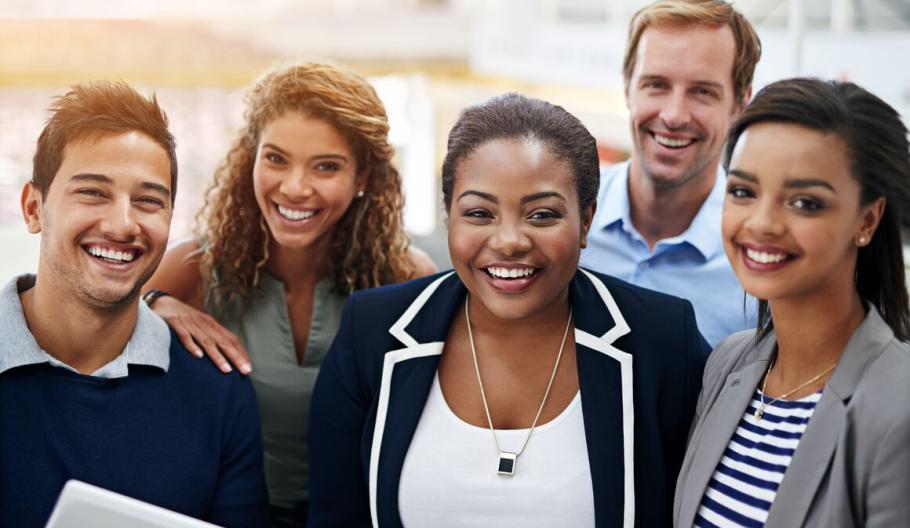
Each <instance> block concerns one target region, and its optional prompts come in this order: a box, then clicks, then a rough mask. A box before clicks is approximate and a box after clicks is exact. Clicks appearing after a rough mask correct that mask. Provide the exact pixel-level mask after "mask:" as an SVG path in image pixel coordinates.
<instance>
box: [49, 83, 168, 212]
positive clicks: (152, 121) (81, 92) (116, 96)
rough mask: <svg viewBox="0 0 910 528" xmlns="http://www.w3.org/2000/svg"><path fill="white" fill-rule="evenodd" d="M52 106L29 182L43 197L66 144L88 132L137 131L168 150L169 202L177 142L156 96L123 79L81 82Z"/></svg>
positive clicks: (55, 100) (90, 133)
mask: <svg viewBox="0 0 910 528" xmlns="http://www.w3.org/2000/svg"><path fill="white" fill-rule="evenodd" d="M50 110H51V112H52V114H51V117H50V119H48V121H47V124H46V125H45V126H44V130H42V131H41V135H40V136H39V137H38V149H37V151H35V158H34V160H33V169H32V180H31V183H32V185H34V186H35V188H37V189H38V191H39V192H40V193H41V196H47V192H48V190H49V189H50V187H51V183H52V182H53V181H54V175H56V174H57V171H58V170H59V169H60V165H61V164H62V163H63V151H64V149H65V148H66V145H67V144H69V143H71V142H73V141H75V140H77V139H80V138H83V137H86V136H91V135H104V134H121V133H125V132H132V131H137V132H141V133H143V134H145V135H147V136H148V137H150V138H151V139H152V140H153V141H154V142H155V143H157V144H159V145H160V146H161V148H163V149H164V150H165V152H167V156H168V159H170V162H171V204H172V205H173V203H174V199H175V197H176V196H177V156H176V152H175V150H176V143H175V142H174V136H173V135H171V133H170V131H168V128H167V125H168V121H167V116H166V115H165V113H164V111H163V110H161V107H159V106H158V100H157V99H156V98H155V96H154V95H152V97H151V98H146V97H144V96H143V95H141V94H140V93H139V92H137V91H136V90H134V89H132V88H131V87H130V86H129V85H127V84H126V83H124V82H116V83H111V82H91V83H80V84H76V85H73V86H72V87H71V88H70V91H69V92H68V93H67V94H66V95H62V96H59V97H56V98H55V99H54V102H53V104H52V105H51V108H50Z"/></svg>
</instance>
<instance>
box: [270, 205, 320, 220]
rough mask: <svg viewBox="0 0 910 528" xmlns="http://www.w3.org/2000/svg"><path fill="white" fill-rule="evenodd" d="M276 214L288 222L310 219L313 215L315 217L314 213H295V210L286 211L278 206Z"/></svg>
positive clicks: (286, 209)
mask: <svg viewBox="0 0 910 528" xmlns="http://www.w3.org/2000/svg"><path fill="white" fill-rule="evenodd" d="M276 205H277V204H276ZM278 213H279V214H281V216H283V217H285V218H287V219H288V220H303V219H306V218H310V217H312V216H313V215H315V214H316V211H297V210H295V209H288V208H287V207H284V206H281V205H279V206H278Z"/></svg>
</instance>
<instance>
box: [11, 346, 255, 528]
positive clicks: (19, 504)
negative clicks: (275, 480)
mask: <svg viewBox="0 0 910 528" xmlns="http://www.w3.org/2000/svg"><path fill="white" fill-rule="evenodd" d="M170 358H171V359H170V367H169V369H168V371H167V372H164V371H162V370H161V369H158V368H155V367H150V366H142V365H130V367H129V376H127V377H122V378H114V379H105V378H98V377H92V376H83V375H80V374H77V373H74V372H71V371H68V370H66V369H63V368H59V367H54V366H51V365H49V364H46V363H45V364H37V365H28V366H22V367H17V368H13V369H10V370H7V371H6V372H4V373H2V374H0V526H3V527H7V526H9V527H16V528H28V527H32V526H35V527H38V526H44V524H45V523H46V522H47V520H48V518H49V516H50V513H51V510H52V509H53V507H54V504H55V502H56V500H57V497H58V495H59V494H60V491H61V489H62V488H63V484H64V483H65V482H66V481H67V480H68V479H78V480H82V481H84V482H88V483H90V484H94V485H96V486H100V487H102V488H106V489H109V490H111V491H115V492H118V493H122V494H124V495H128V496H130V497H135V498H137V499H139V500H143V501H146V502H149V503H152V504H156V505H158V506H162V507H164V508H168V509H170V510H174V511H177V512H180V513H184V514H186V515H191V516H193V517H197V518H201V519H205V520H207V521H209V522H213V523H216V524H220V525H224V526H244V527H245V526H264V525H265V524H266V523H267V509H266V508H267V506H266V504H267V497H266V491H265V480H264V477H263V470H262V446H261V438H260V431H259V414H258V409H257V406H256V400H255V396H254V394H253V388H252V386H251V384H250V381H249V380H248V379H246V378H244V377H241V376H239V375H237V374H230V375H224V374H222V373H220V372H219V371H218V370H217V369H216V368H215V367H214V366H213V365H212V364H211V362H210V361H208V360H197V359H195V358H193V357H192V356H190V355H189V354H188V353H187V352H186V350H185V349H184V348H183V346H182V345H180V342H179V340H178V339H177V338H176V336H174V335H173V333H172V334H171V347H170Z"/></svg>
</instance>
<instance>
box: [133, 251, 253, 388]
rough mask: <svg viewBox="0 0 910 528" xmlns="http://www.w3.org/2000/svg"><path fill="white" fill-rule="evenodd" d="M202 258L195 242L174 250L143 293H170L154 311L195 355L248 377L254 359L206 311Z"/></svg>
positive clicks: (156, 301) (156, 300)
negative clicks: (206, 357) (200, 262)
mask: <svg viewBox="0 0 910 528" xmlns="http://www.w3.org/2000/svg"><path fill="white" fill-rule="evenodd" d="M199 254H200V245H199V241H198V240H195V239H192V240H188V241H185V242H181V243H179V244H177V245H175V246H174V247H172V248H170V249H169V250H168V251H167V252H166V253H165V254H164V257H163V258H162V259H161V264H160V265H159V266H158V269H157V270H156V271H155V274H154V275H152V278H151V279H149V281H148V282H147V283H146V284H145V286H144V287H143V291H148V290H161V291H163V292H165V293H167V295H164V296H161V297H158V298H157V299H155V301H154V302H153V303H152V310H153V311H154V312H155V313H157V314H158V315H159V316H161V317H162V318H163V319H164V320H165V321H167V323H168V324H169V325H170V326H171V328H173V329H174V332H175V333H176V334H177V337H178V338H179V339H180V342H181V343H183V346H184V347H186V349H187V350H188V351H189V352H190V353H191V354H193V355H195V356H197V357H202V356H203V354H206V355H208V356H209V359H211V360H212V361H213V362H214V363H215V364H216V365H218V368H219V369H221V370H222V371H223V372H230V371H231V365H234V366H235V367H236V368H237V370H239V371H240V372H241V373H243V374H248V373H249V372H250V368H251V367H250V356H249V354H247V352H246V350H244V348H243V345H242V344H241V343H240V339H238V338H237V336H236V335H234V334H233V333H232V332H231V331H229V330H228V329H226V328H224V327H223V326H221V325H220V324H219V323H218V321H216V320H215V318H214V317H212V316H210V315H209V314H207V313H205V312H204V311H203V308H204V304H205V303H204V286H203V284H204V277H203V276H202V273H201V271H200V269H199Z"/></svg>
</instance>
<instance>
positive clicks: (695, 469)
mask: <svg viewBox="0 0 910 528" xmlns="http://www.w3.org/2000/svg"><path fill="white" fill-rule="evenodd" d="M772 347H773V341H772V340H767V339H766V340H764V341H763V343H762V345H761V347H760V352H759V357H760V358H761V359H759V360H757V361H753V362H750V363H748V364H747V365H746V366H745V367H743V368H741V369H739V370H737V371H734V372H731V373H730V375H729V376H727V379H726V381H725V382H724V387H723V389H721V391H720V394H718V395H717V397H716V398H715V399H714V401H713V403H712V404H711V406H710V407H709V408H706V409H705V410H704V411H703V414H702V418H701V421H700V422H699V424H698V428H697V429H696V430H695V431H694V432H693V435H692V438H691V439H690V440H689V442H690V444H691V443H693V442H694V443H695V446H696V449H695V456H694V458H693V459H692V460H691V462H689V464H688V467H689V477H688V478H687V479H686V482H687V488H686V489H685V490H684V491H683V499H682V501H681V502H680V504H681V508H682V509H681V510H680V512H679V523H678V526H692V524H693V523H694V522H695V513H696V512H697V511H698V507H699V505H700V504H701V498H702V497H703V496H704V494H705V490H706V489H707V487H708V482H709V481H710V480H711V477H712V476H713V475H714V471H715V470H716V469H717V464H718V463H719V462H720V459H721V457H723V454H724V451H726V449H727V446H728V445H729V444H730V439H731V438H732V437H733V433H734V432H735V431H736V428H737V427H738V426H739V421H740V419H741V418H742V415H743V413H745V412H746V408H747V407H748V406H749V401H750V400H751V399H752V395H753V394H754V393H755V387H757V386H758V382H759V380H761V377H762V375H763V374H764V373H765V369H767V368H768V355H766V354H765V349H767V354H770V350H771V348H772ZM705 431H712V432H713V433H714V434H712V435H711V436H708V437H706V436H705V435H704V432H705ZM689 449H690V450H691V449H692V447H691V445H690V447H689Z"/></svg>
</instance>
